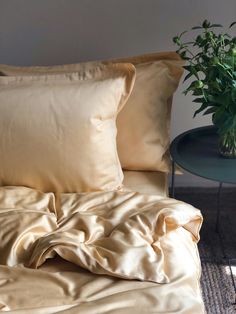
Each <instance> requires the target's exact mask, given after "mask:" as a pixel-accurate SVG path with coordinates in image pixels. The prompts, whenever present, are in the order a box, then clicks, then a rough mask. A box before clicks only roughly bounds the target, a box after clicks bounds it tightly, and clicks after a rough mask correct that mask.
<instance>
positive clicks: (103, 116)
mask: <svg viewBox="0 0 236 314" xmlns="http://www.w3.org/2000/svg"><path fill="white" fill-rule="evenodd" d="M134 76H135V69H134V67H133V66H132V65H130V64H121V65H109V66H104V65H100V66H98V67H94V68H93V69H91V70H87V71H80V72H78V73H71V74H57V75H42V76H17V77H0V163H1V170H0V185H1V186H6V185H17V186H27V187H32V188H36V189H39V190H41V191H46V192H49V191H52V192H85V191H96V190H115V189H119V188H120V187H121V186H122V181H123V173H122V170H121V167H120V162H119V159H118V155H117V149H116V132H117V130H116V121H115V120H116V116H117V112H118V111H119V110H121V108H122V107H123V105H124V103H125V102H126V100H127V98H128V96H129V94H130V91H131V89H132V86H133V82H134Z"/></svg>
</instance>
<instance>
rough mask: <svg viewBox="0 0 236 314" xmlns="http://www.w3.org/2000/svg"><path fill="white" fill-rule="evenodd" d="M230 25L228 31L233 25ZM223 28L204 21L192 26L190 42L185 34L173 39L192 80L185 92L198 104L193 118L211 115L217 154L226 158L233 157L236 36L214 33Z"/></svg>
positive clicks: (235, 152) (235, 141) (235, 148)
mask: <svg viewBox="0 0 236 314" xmlns="http://www.w3.org/2000/svg"><path fill="white" fill-rule="evenodd" d="M235 24H236V22H233V23H232V24H231V25H230V26H229V29H230V28H231V27H232V26H233V25H235ZM221 27H222V25H220V24H211V23H210V22H208V21H207V20H205V21H204V22H203V23H202V25H200V26H195V27H193V28H192V29H191V31H192V32H196V31H197V32H198V34H196V36H194V39H193V41H187V42H186V41H184V40H183V38H184V35H186V33H187V32H186V31H184V32H183V33H181V34H180V35H178V36H175V37H174V38H173V41H174V43H175V44H176V45H177V46H178V50H177V53H178V54H179V55H180V56H181V57H182V58H183V59H184V60H186V66H184V68H185V70H186V71H187V75H186V77H185V79H184V81H186V80H189V79H191V83H190V84H189V85H188V87H187V88H186V89H185V91H184V94H187V93H189V92H191V93H192V95H193V96H195V98H194V100H193V102H195V103H197V104H200V108H198V109H197V110H196V111H195V113H194V117H195V116H196V115H197V114H198V113H200V112H203V115H207V114H212V122H213V124H214V125H215V126H216V127H217V131H218V134H219V152H220V154H221V155H223V156H225V157H233V158H235V157H236V37H233V36H231V35H229V34H228V33H225V32H217V30H218V29H219V28H221Z"/></svg>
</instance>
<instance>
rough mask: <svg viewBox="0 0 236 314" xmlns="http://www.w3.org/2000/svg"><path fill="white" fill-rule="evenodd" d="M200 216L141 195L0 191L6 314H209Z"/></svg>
mask: <svg viewBox="0 0 236 314" xmlns="http://www.w3.org/2000/svg"><path fill="white" fill-rule="evenodd" d="M201 223H202V216H201V213H200V211H199V210H197V209H195V208H194V207H192V206H191V205H188V204H185V203H183V202H180V201H177V200H174V199H169V198H165V197H163V196H157V195H145V194H141V193H138V192H130V191H116V192H114V191H113V192H90V193H82V194H79V193H71V194H69V193H67V194H57V195H55V194H53V193H42V192H38V191H37V190H34V189H30V188H25V187H1V188H0V226H1V229H0V239H1V242H0V264H1V266H0V311H3V312H4V311H6V312H9V313H17V314H20V313H25V314H28V313H32V314H39V313H40V314H48V313H61V314H62V313H64V314H67V313H70V314H73V313H81V314H98V313H107V314H108V313H109V314H110V313H112V314H114V313H129V314H131V313H181V314H187V313H188V314H200V313H204V306H203V303H202V299H201V293H200V288H199V278H200V264H199V256H198V250H197V241H198V240H199V229H200V226H201Z"/></svg>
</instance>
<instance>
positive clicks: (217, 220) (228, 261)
mask: <svg viewBox="0 0 236 314" xmlns="http://www.w3.org/2000/svg"><path fill="white" fill-rule="evenodd" d="M222 186H223V183H222V182H220V183H219V188H218V193H217V216H216V226H215V230H216V232H217V233H218V235H219V239H220V245H221V249H222V253H223V258H224V259H225V260H226V262H227V264H228V266H229V271H230V277H231V280H232V283H233V287H234V292H235V299H234V302H233V304H234V305H235V304H236V283H235V280H234V274H233V270H232V263H231V259H230V258H229V257H228V256H227V253H226V248H225V245H224V239H223V235H222V234H221V232H220V210H221V206H220V205H221V204H220V199H221V191H222Z"/></svg>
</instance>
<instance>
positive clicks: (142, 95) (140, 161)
mask: <svg viewBox="0 0 236 314" xmlns="http://www.w3.org/2000/svg"><path fill="white" fill-rule="evenodd" d="M113 62H128V63H133V64H134V66H135V68H136V80H135V84H134V88H133V91H132V93H131V95H130V97H129V99H128V101H127V104H126V106H125V107H124V108H123V110H122V111H121V112H120V113H119V115H118V119H117V129H118V134H117V146H118V154H119V158H120V161H121V165H122V168H123V169H126V170H149V171H162V172H169V171H170V170H171V162H170V155H169V144H170V119H171V105H172V97H173V94H174V92H175V90H176V89H177V87H178V83H179V81H180V78H181V76H182V73H183V68H182V66H183V61H182V60H181V58H180V57H179V55H178V54H177V53H175V52H160V53H154V54H147V55H142V56H137V57H131V58H127V59H117V60H109V61H103V63H105V64H107V63H108V64H109V63H113ZM98 64H99V62H85V63H79V64H69V65H62V66H51V67H11V66H7V65H0V72H1V73H2V75H18V74H23V75H29V74H42V73H58V72H71V71H78V70H80V69H90V68H93V67H94V66H97V65H98Z"/></svg>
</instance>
